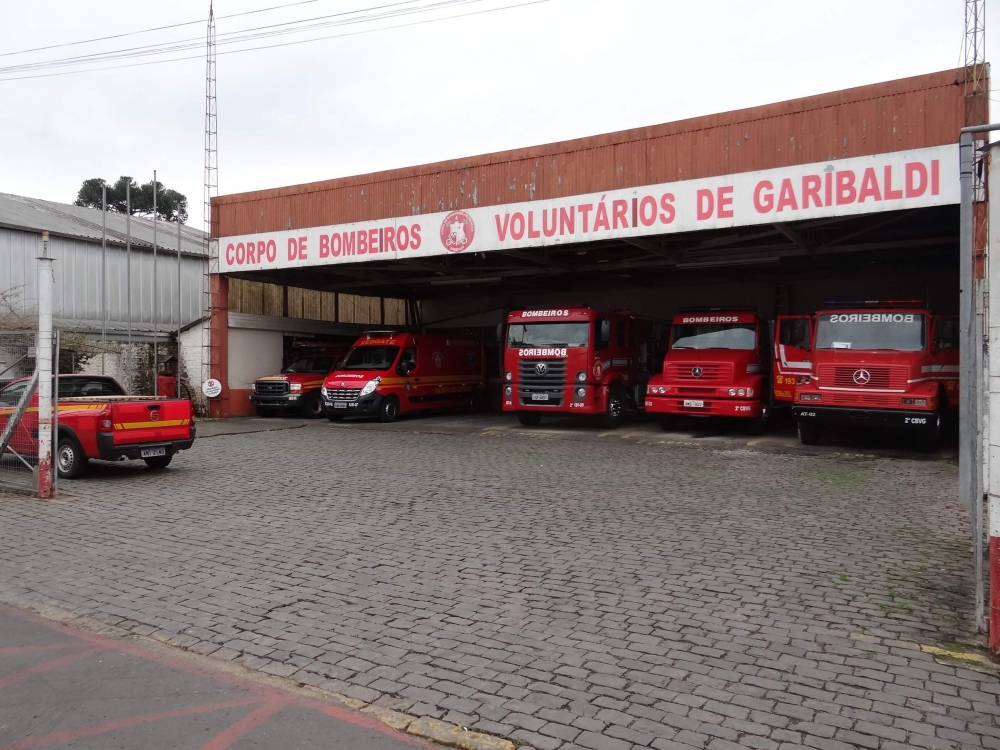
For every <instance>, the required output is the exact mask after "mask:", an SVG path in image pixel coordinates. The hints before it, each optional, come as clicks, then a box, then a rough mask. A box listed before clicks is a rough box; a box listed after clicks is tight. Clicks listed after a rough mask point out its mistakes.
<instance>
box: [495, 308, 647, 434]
mask: <svg viewBox="0 0 1000 750" xmlns="http://www.w3.org/2000/svg"><path fill="white" fill-rule="evenodd" d="M659 330H660V327H659V325H657V324H654V323H650V322H648V321H640V320H637V319H636V318H635V317H634V316H633V315H631V314H629V313H626V312H601V311H599V310H591V309H590V308H586V307H570V308H557V309H551V310H515V311H514V312H511V313H509V314H508V315H507V331H506V333H507V336H506V346H505V348H504V356H503V399H502V403H503V410H504V411H512V412H516V414H517V418H518V419H519V420H520V422H521V424H523V425H529V426H532V425H537V424H538V423H539V422H541V420H542V417H543V416H545V415H546V414H559V413H563V414H599V415H601V416H602V419H603V423H604V425H605V426H606V427H608V428H613V427H617V426H618V425H620V424H621V423H622V421H623V420H624V418H625V413H626V411H627V410H628V408H629V407H630V406H631V407H633V408H641V406H642V398H641V397H642V393H643V389H644V388H645V381H646V380H648V378H649V367H648V363H647V361H646V360H650V359H652V360H658V358H659V346H658V344H657V336H658V335H659Z"/></svg>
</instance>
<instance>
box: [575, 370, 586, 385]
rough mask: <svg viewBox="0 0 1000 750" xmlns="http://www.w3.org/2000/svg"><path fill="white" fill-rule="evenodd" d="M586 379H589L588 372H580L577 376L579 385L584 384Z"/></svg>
mask: <svg viewBox="0 0 1000 750" xmlns="http://www.w3.org/2000/svg"><path fill="white" fill-rule="evenodd" d="M586 379H587V371H586V370H580V372H578V373H577V374H576V382H577V383H582V382H583V381H585V380H586Z"/></svg>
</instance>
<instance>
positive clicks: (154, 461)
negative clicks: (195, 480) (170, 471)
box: [142, 456, 173, 470]
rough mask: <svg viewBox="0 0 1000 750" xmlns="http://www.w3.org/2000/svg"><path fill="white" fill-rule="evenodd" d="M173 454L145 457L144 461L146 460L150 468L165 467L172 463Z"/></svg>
mask: <svg viewBox="0 0 1000 750" xmlns="http://www.w3.org/2000/svg"><path fill="white" fill-rule="evenodd" d="M171 458H173V456H154V457H153V458H144V459H142V460H143V461H145V462H146V466H148V467H149V468H150V469H156V470H159V469H165V468H167V467H168V466H169V465H170V459H171Z"/></svg>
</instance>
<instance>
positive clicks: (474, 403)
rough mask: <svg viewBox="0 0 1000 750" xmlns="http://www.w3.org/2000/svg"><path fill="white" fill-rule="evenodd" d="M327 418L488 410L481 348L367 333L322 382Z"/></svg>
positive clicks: (386, 418) (465, 340) (470, 340)
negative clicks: (448, 409) (452, 409)
mask: <svg viewBox="0 0 1000 750" xmlns="http://www.w3.org/2000/svg"><path fill="white" fill-rule="evenodd" d="M322 395H323V404H324V408H325V410H326V416H327V417H328V418H329V419H330V420H331V421H334V422H335V421H339V420H341V419H343V418H344V417H348V416H373V417H378V419H379V420H380V421H382V422H394V421H395V420H396V419H397V418H398V417H399V416H400V415H402V414H409V413H412V412H421V411H430V410H434V409H442V408H454V407H460V406H464V407H468V408H470V409H472V410H473V411H481V410H482V409H484V408H485V406H486V364H485V358H484V356H483V346H482V343H481V342H480V341H479V339H477V338H474V337H471V336H438V335H431V334H422V333H399V332H396V331H371V332H369V333H366V334H365V335H364V336H362V337H361V338H359V339H358V340H357V341H355V342H354V346H352V347H351V350H350V351H349V352H348V353H347V356H345V357H344V359H343V360H342V361H341V362H340V364H338V365H337V367H336V369H335V370H334V371H333V372H331V373H330V374H329V375H327V377H326V379H325V380H324V382H323V390H322Z"/></svg>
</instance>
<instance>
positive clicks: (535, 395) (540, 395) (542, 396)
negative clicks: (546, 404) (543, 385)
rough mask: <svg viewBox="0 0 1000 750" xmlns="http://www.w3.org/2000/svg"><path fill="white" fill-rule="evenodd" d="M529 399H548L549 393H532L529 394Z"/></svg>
mask: <svg viewBox="0 0 1000 750" xmlns="http://www.w3.org/2000/svg"><path fill="white" fill-rule="evenodd" d="M531 400H532V401H548V400H549V394H547V393H532V394H531Z"/></svg>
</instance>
